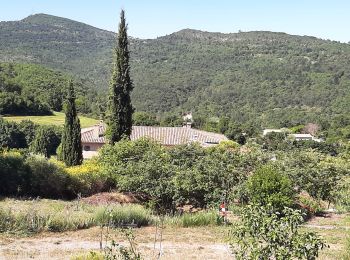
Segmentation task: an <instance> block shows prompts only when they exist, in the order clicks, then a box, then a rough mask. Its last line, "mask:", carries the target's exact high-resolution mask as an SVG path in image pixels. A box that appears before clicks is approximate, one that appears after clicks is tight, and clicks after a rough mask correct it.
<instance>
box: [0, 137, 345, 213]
mask: <svg viewBox="0 0 350 260" xmlns="http://www.w3.org/2000/svg"><path fill="white" fill-rule="evenodd" d="M271 158H276V161H270V159H271ZM345 158H346V157H345ZM264 165H265V166H264ZM349 169H350V167H349V166H348V165H347V161H346V159H344V158H341V157H336V158H333V157H330V156H326V155H324V154H320V153H318V152H315V151H300V152H299V153H291V154H285V153H277V154H276V155H275V156H272V155H271V154H269V153H267V152H262V151H261V150H260V149H259V148H258V147H257V146H254V145H249V144H248V145H247V146H245V147H237V144H235V143H233V144H230V143H225V144H222V145H219V146H216V147H212V148H209V149H205V148H203V147H201V146H199V145H198V144H189V145H183V146H178V147H174V148H165V147H162V146H161V145H160V144H158V143H155V142H152V141H150V140H147V139H140V140H137V141H128V140H122V141H120V142H118V143H116V144H115V145H114V146H110V145H106V146H104V147H103V149H102V150H101V152H100V155H99V157H98V158H97V159H93V160H89V161H85V162H84V163H83V164H82V165H80V166H74V167H66V166H65V165H63V164H62V163H61V162H58V161H57V160H55V159H45V158H43V157H38V156H33V155H31V154H28V153H23V154H20V153H18V152H2V153H0V181H1V187H0V195H2V196H26V197H36V196H40V197H44V198H57V199H73V198H76V197H77V196H89V195H91V194H94V193H98V192H102V191H108V190H111V189H115V190H117V191H118V192H131V193H133V194H140V195H141V196H142V197H143V198H145V200H147V201H145V202H146V203H147V205H149V206H150V207H151V208H152V209H156V210H158V211H159V212H162V213H174V211H175V209H176V207H178V206H181V205H185V204H188V205H192V206H194V207H197V208H198V207H199V208H211V207H217V206H218V205H219V203H220V202H221V201H223V200H224V201H228V202H230V201H233V200H234V199H237V198H238V199H239V200H240V202H242V203H248V202H249V201H250V202H254V203H258V204H260V205H266V204H269V203H270V204H272V205H274V206H275V207H276V208H277V209H281V208H283V207H284V206H291V205H292V204H294V203H295V195H296V194H298V193H300V192H302V191H306V192H307V193H308V194H310V196H311V197H312V199H316V200H317V201H320V200H326V201H329V202H336V203H337V204H339V205H340V204H341V205H343V208H344V209H343V210H348V204H349V203H348V196H347V194H348V192H347V190H348V188H347V186H346V185H345V182H341V181H340V180H343V178H345V176H346V175H347V174H349ZM338 184H344V185H345V186H344V185H343V186H342V187H340V186H338ZM305 203H306V202H305ZM305 203H304V204H305ZM307 206H312V205H307ZM316 210H317V209H316Z"/></svg>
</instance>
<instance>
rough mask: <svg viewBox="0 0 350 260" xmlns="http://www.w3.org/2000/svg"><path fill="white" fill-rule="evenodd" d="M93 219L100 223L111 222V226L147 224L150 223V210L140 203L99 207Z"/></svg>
mask: <svg viewBox="0 0 350 260" xmlns="http://www.w3.org/2000/svg"><path fill="white" fill-rule="evenodd" d="M95 219H96V221H97V223H99V224H100V225H101V224H102V225H107V224H111V225H113V226H116V227H118V226H125V225H136V226H138V227H141V226H148V225H149V224H151V223H152V219H153V217H152V215H151V212H150V211H149V210H147V209H145V208H144V207H142V206H140V205H133V204H130V205H118V206H114V207H113V208H106V207H103V208H100V209H99V210H97V212H96V214H95Z"/></svg>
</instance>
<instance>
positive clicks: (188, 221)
mask: <svg viewBox="0 0 350 260" xmlns="http://www.w3.org/2000/svg"><path fill="white" fill-rule="evenodd" d="M222 223H223V222H222V219H221V217H220V216H219V215H218V213H217V212H216V211H201V212H197V213H185V214H183V215H181V216H174V217H166V218H165V224H166V225H170V226H176V227H200V226H217V225H221V224H222Z"/></svg>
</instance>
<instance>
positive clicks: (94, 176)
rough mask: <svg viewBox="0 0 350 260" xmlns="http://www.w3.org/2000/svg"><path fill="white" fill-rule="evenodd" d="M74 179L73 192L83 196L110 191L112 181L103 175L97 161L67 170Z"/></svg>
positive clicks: (90, 161)
mask: <svg viewBox="0 0 350 260" xmlns="http://www.w3.org/2000/svg"><path fill="white" fill-rule="evenodd" d="M66 171H67V173H68V174H69V176H70V177H71V179H72V186H71V188H72V190H73V191H74V193H75V194H78V193H80V194H81V195H83V196H87V195H91V194H94V193H98V192H103V191H106V190H108V189H109V188H110V187H111V186H112V184H111V180H110V179H108V178H107V176H106V175H105V174H103V173H102V171H101V167H100V165H99V164H98V162H97V161H95V160H93V159H92V160H89V161H86V162H84V163H83V164H82V165H78V166H73V167H68V168H66Z"/></svg>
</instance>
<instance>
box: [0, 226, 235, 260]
mask: <svg viewBox="0 0 350 260" xmlns="http://www.w3.org/2000/svg"><path fill="white" fill-rule="evenodd" d="M155 231H156V230H155V227H147V228H141V229H136V230H135V235H136V243H137V248H138V250H139V251H140V252H141V253H142V255H143V256H144V257H145V259H156V256H157V254H158V253H159V248H160V245H159V239H158V242H157V243H156V244H155V243H154V237H155V233H156V232H155ZM221 232H225V230H223V229H222V228H209V229H208V228H193V229H192V228H176V229H175V228H165V229H164V231H163V234H162V235H163V239H162V245H161V248H162V250H161V258H160V259H232V258H233V257H232V255H231V254H230V250H229V246H228V245H227V244H226V243H225V242H224V237H225V235H224V234H222V235H221V234H220V233H221ZM112 238H113V239H115V241H116V242H118V243H121V244H123V245H127V242H126V240H125V238H123V237H122V235H121V234H120V233H118V232H115V231H114V232H113V233H111V234H110V235H109V240H111V239H112ZM99 244H100V229H99V228H91V229H88V230H80V231H75V232H64V233H44V234H40V235H37V236H33V237H25V238H23V237H22V238H14V237H6V236H2V237H0V259H16V260H17V259H18V260H19V259H21V260H22V259H70V258H71V257H72V256H74V255H77V254H79V253H86V252H89V251H91V250H97V251H98V250H99V248H100V245H99ZM103 244H105V241H103Z"/></svg>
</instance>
